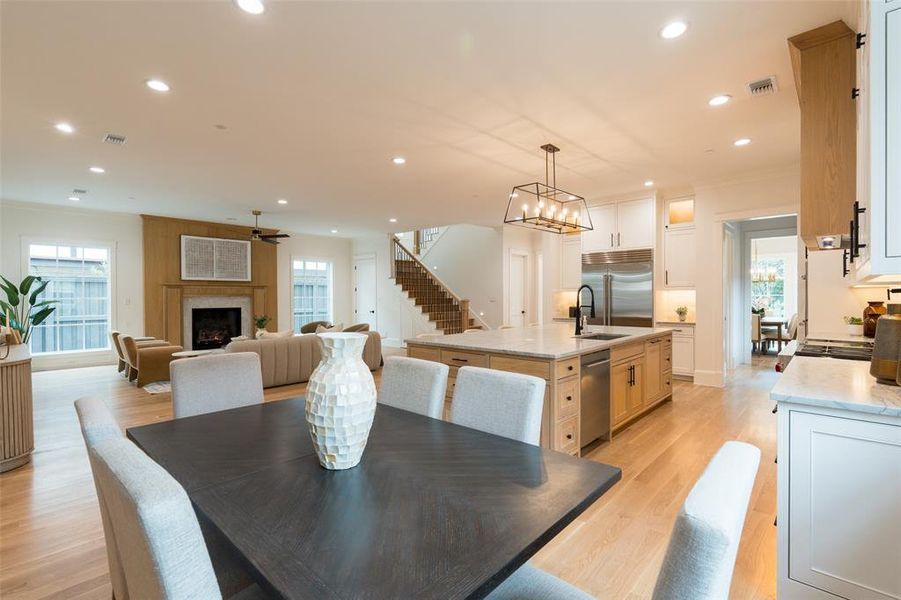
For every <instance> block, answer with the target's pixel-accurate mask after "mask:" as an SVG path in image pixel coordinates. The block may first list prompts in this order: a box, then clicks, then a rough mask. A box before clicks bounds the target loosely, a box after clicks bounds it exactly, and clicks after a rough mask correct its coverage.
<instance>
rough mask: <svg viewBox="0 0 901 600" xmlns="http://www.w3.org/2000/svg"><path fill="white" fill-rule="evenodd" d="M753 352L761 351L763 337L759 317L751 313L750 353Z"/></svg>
mask: <svg viewBox="0 0 901 600" xmlns="http://www.w3.org/2000/svg"><path fill="white" fill-rule="evenodd" d="M745 348H747V346H745ZM755 351H756V352H762V351H763V336H762V334H761V331H760V315H757V314H754V313H751V352H755Z"/></svg>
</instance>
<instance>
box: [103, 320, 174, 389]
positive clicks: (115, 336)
mask: <svg viewBox="0 0 901 600" xmlns="http://www.w3.org/2000/svg"><path fill="white" fill-rule="evenodd" d="M122 335H123V334H122V333H121V332H119V331H116V330H115V329H114V330H112V331H110V334H109V336H110V340H112V344H113V350H115V351H116V356H117V357H118V359H119V362H118V366H117V369H118V371H119V372H120V373H122V374H123V375H125V376H126V377H129V375H130V367H129V366H128V361H127V360H126V359H125V350H123V349H122V341H121V338H122ZM132 339H133V340H134V341H135V343H136V344H137V345H138V347H139V348H141V347H143V346H154V345H156V346H160V345H162V344H161V343H160V342H161V341H164V340H158V339H156V338H153V337H136V336H132ZM165 343H166V345H168V344H169V342H165Z"/></svg>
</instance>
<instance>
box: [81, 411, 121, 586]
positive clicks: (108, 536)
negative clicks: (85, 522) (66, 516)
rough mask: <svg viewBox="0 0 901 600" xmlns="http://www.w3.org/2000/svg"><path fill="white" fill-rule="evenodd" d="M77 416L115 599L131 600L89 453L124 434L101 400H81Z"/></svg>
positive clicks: (92, 459) (107, 512) (114, 537)
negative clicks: (98, 507) (99, 444)
mask: <svg viewBox="0 0 901 600" xmlns="http://www.w3.org/2000/svg"><path fill="white" fill-rule="evenodd" d="M75 413H76V414H77V415H78V423H79V425H80V426H81V435H82V437H84V443H85V446H87V448H88V460H89V461H90V463H91V474H92V475H93V477H94V489H95V490H96V492H97V503H98V504H99V505H100V521H101V522H102V524H103V537H104V539H105V540H106V559H107V562H108V563H109V576H110V583H111V584H112V588H113V598H115V599H116V600H128V587H127V586H126V584H125V573H124V572H123V571H122V564H121V563H120V561H119V547H118V544H117V543H116V535H115V533H114V532H113V527H112V524H111V523H110V517H109V511H108V510H107V507H106V500H105V499H104V497H103V493H102V492H101V490H100V483H99V482H98V481H97V474H96V473H97V470H96V467H95V465H94V456H93V455H92V454H91V452H90V451H91V448H93V447H94V446H96V445H97V444H98V443H100V442H102V441H103V440H108V439H116V438H121V437H122V430H121V429H119V424H118V423H116V419H115V418H114V417H113V415H112V413H111V412H110V411H109V409H108V408H107V407H106V404H105V403H104V402H103V400H101V399H100V398H93V397H85V398H79V399H78V400H76V401H75Z"/></svg>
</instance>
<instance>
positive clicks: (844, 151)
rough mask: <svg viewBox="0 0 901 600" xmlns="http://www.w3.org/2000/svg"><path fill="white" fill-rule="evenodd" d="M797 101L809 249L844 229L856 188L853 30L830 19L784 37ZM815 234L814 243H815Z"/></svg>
mask: <svg viewBox="0 0 901 600" xmlns="http://www.w3.org/2000/svg"><path fill="white" fill-rule="evenodd" d="M788 46H789V53H790V55H791V62H792V70H793V72H794V79H795V88H796V89H797V92H798V102H799V103H800V105H801V210H800V215H799V217H798V231H799V235H800V236H801V239H802V240H804V243H805V245H806V246H807V247H808V248H809V249H813V250H815V249H818V248H822V247H826V246H825V242H824V241H823V240H824V238H830V237H831V238H833V239H834V240H835V241H836V243H837V242H838V240H840V236H841V235H842V234H845V235H847V234H848V233H849V229H850V227H849V221H850V219H851V210H852V207H853V205H854V200H855V193H856V161H857V159H856V155H857V142H856V139H857V138H856V136H857V134H856V106H855V102H856V100H855V99H854V97H852V90H853V89H854V88H855V82H856V77H855V59H856V57H855V34H854V32H853V31H852V30H851V29H850V28H849V27H848V26H847V25H846V24H845V23H844V22H842V21H836V22H834V23H830V24H828V25H824V26H822V27H818V28H816V29H813V30H811V31H807V32H805V33H802V34H799V35H796V36H794V37H791V38H789V40H788ZM818 239H819V243H818Z"/></svg>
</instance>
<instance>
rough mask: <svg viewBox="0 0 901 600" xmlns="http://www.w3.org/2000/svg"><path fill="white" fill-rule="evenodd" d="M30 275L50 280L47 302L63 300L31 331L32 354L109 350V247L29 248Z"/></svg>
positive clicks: (47, 246) (37, 245)
mask: <svg viewBox="0 0 901 600" xmlns="http://www.w3.org/2000/svg"><path fill="white" fill-rule="evenodd" d="M28 272H29V273H30V274H31V275H37V276H40V277H42V278H43V279H44V280H45V281H49V282H50V284H49V285H48V286H47V289H46V290H45V291H44V294H43V296H42V297H43V298H44V299H46V300H58V301H59V304H57V305H56V310H55V311H53V313H52V314H51V315H50V317H49V318H48V319H47V320H46V321H44V322H43V323H41V324H40V325H38V326H37V327H36V328H35V329H34V331H32V333H31V351H32V352H33V353H35V354H43V353H49V352H73V351H80V350H105V349H108V348H109V332H110V322H111V318H110V287H111V286H110V249H109V248H97V247H84V246H54V245H48V244H29V246H28Z"/></svg>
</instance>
